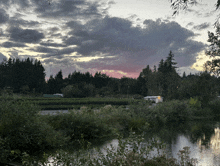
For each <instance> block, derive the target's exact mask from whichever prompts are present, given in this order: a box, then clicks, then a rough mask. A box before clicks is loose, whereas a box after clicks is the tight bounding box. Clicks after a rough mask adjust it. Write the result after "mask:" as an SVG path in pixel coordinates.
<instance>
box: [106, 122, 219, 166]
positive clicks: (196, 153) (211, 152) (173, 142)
mask: <svg viewBox="0 0 220 166" xmlns="http://www.w3.org/2000/svg"><path fill="white" fill-rule="evenodd" d="M219 128H220V122H213V121H204V120H203V121H194V122H187V123H185V124H171V126H168V127H164V128H161V129H158V130H157V131H155V132H149V133H147V135H149V137H147V138H146V139H149V138H152V137H153V138H155V137H157V138H159V140H161V141H163V142H165V143H166V144H167V149H166V151H167V154H169V155H168V156H170V157H174V158H176V159H178V155H177V153H178V152H179V150H182V149H183V147H185V146H188V147H190V152H191V153H190V158H194V159H197V161H198V165H199V166H220V129H219ZM110 144H113V145H114V147H117V145H118V140H117V139H114V140H112V141H111V142H109V143H106V144H105V145H103V146H102V147H105V146H108V147H110Z"/></svg>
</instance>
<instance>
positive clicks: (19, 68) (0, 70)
mask: <svg viewBox="0 0 220 166" xmlns="http://www.w3.org/2000/svg"><path fill="white" fill-rule="evenodd" d="M44 71H45V69H44V67H43V66H42V64H41V62H40V61H38V60H35V61H33V60H32V59H29V58H27V59H25V60H22V61H21V60H19V59H11V58H9V59H8V61H6V60H4V61H3V62H2V63H1V65H0V88H1V89H4V88H10V89H12V90H13V92H14V93H26V92H34V93H35V92H38V93H39V92H42V91H44V88H45V85H46V84H45V73H44Z"/></svg>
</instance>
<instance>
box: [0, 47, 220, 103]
mask: <svg viewBox="0 0 220 166" xmlns="http://www.w3.org/2000/svg"><path fill="white" fill-rule="evenodd" d="M176 64H177V63H176V62H175V60H174V54H173V53H172V51H170V53H169V54H168V56H167V57H166V59H165V60H163V59H162V60H161V61H160V63H159V65H158V67H156V66H154V68H153V69H151V68H150V67H149V65H147V67H146V68H144V69H143V70H142V71H141V73H140V75H139V77H138V78H137V79H134V78H128V77H122V78H121V79H117V78H112V77H109V76H107V75H106V74H103V73H101V72H96V73H95V75H94V76H93V75H92V74H91V73H89V72H86V73H81V72H77V71H74V72H73V73H71V74H69V75H68V77H66V78H63V74H62V71H61V70H60V71H59V72H58V73H57V74H56V75H55V77H53V76H52V75H51V76H50V78H49V80H48V81H45V70H44V67H43V66H42V65H41V62H40V61H37V60H35V61H33V60H30V59H29V58H27V59H25V60H22V61H21V60H19V59H11V58H10V59H8V61H6V60H5V61H3V62H2V63H1V64H0V88H1V89H7V88H10V89H12V90H13V92H14V93H48V94H54V93H63V94H64V96H65V97H95V96H102V97H104V96H115V97H117V95H119V96H120V95H123V96H128V95H129V96H135V97H141V96H142V97H143V96H147V95H148V96H149V95H153V96H156V95H160V96H163V97H164V100H172V99H181V100H182V99H189V98H190V97H197V98H198V99H199V100H200V101H202V103H208V102H209V100H211V99H212V98H214V97H216V96H217V95H219V92H220V86H219V85H220V84H219V83H220V78H217V77H215V76H211V75H210V73H209V72H208V71H204V72H200V73H198V74H195V75H193V74H190V75H188V76H186V74H185V72H184V73H183V76H179V74H178V73H177V71H176V68H177V67H176Z"/></svg>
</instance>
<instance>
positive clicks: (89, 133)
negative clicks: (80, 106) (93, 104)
mask: <svg viewBox="0 0 220 166" xmlns="http://www.w3.org/2000/svg"><path fill="white" fill-rule="evenodd" d="M48 123H49V124H50V125H51V126H53V127H54V128H55V129H56V130H59V131H61V132H62V133H63V134H64V135H65V136H68V137H70V139H71V141H72V142H76V141H78V140H79V139H81V136H82V135H83V137H84V138H85V139H86V140H94V139H102V138H106V137H109V136H111V134H112V131H111V128H110V127H108V126H107V125H106V124H105V123H104V122H103V120H102V118H100V119H99V118H98V117H97V115H95V114H94V113H93V112H91V110H87V109H86V108H85V109H84V110H82V111H70V113H69V114H58V115H55V116H49V117H48Z"/></svg>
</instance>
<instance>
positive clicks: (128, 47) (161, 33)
mask: <svg viewBox="0 0 220 166" xmlns="http://www.w3.org/2000/svg"><path fill="white" fill-rule="evenodd" d="M67 24H68V26H69V27H71V25H76V24H75V22H74V23H73V22H69V23H67ZM144 25H145V28H140V27H133V26H132V23H131V21H129V20H126V19H122V18H116V17H113V18H110V17H105V18H104V19H96V20H93V21H91V22H88V23H87V24H85V25H84V26H83V25H79V24H77V27H80V26H81V29H80V30H75V29H74V26H73V27H72V29H73V30H72V31H70V33H69V34H71V37H65V39H64V40H63V41H64V42H65V44H67V45H77V47H76V49H75V50H76V51H77V52H78V53H80V54H81V55H83V56H94V55H99V54H103V55H104V56H110V55H112V56H115V58H114V59H111V58H107V59H108V60H104V59H99V60H92V61H91V62H86V63H80V64H79V65H83V66H82V68H83V67H88V66H91V67H96V68H102V69H109V70H110V69H115V70H117V69H118V70H122V71H126V72H130V71H131V70H134V69H136V70H137V68H140V69H141V68H143V67H144V66H145V65H146V64H155V63H156V62H157V63H158V62H159V61H160V60H161V59H162V58H163V59H165V58H166V57H167V56H168V54H169V51H170V50H172V51H173V52H174V53H175V56H176V59H177V62H178V63H179V66H185V65H187V66H189V65H192V64H193V63H194V62H195V61H196V58H195V57H196V56H197V53H198V52H200V51H202V50H203V49H204V48H205V45H204V44H203V43H201V42H196V41H193V40H190V38H191V37H194V36H196V34H194V33H193V32H192V31H190V30H188V29H185V28H183V27H181V26H180V25H179V24H178V23H176V22H163V21H161V20H159V19H158V20H157V21H153V20H145V21H144ZM107 62H108V64H107ZM98 64H99V65H98ZM126 66H127V67H126Z"/></svg>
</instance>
